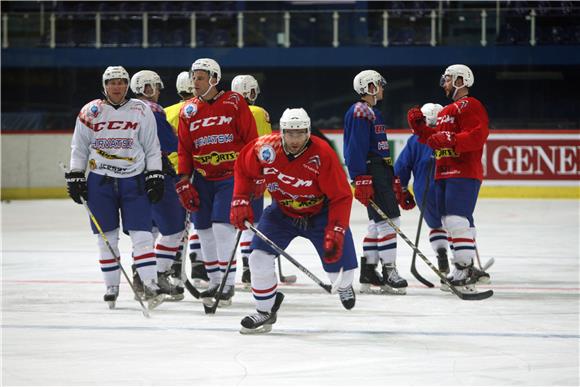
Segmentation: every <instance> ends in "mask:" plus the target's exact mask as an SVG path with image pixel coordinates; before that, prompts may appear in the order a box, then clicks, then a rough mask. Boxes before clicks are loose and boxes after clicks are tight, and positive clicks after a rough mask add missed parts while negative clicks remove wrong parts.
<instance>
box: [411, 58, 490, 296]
mask: <svg viewBox="0 0 580 387" xmlns="http://www.w3.org/2000/svg"><path fill="white" fill-rule="evenodd" d="M473 84H474V76H473V72H472V71H471V69H470V68H469V67H467V66H465V65H462V64H456V65H452V66H449V67H448V68H447V69H446V70H445V73H444V74H443V75H442V76H441V80H440V85H441V87H442V88H443V90H444V92H445V95H446V96H447V97H448V98H450V99H452V100H453V102H452V103H451V104H449V105H447V106H446V107H444V108H443V110H441V112H439V114H438V116H437V125H436V127H435V128H431V127H429V126H428V125H427V123H426V122H425V117H424V116H423V113H422V112H421V110H420V109H419V108H418V107H415V108H411V109H410V110H409V112H408V114H407V118H408V121H409V125H410V126H411V128H412V129H413V132H414V133H415V134H416V135H417V136H418V137H419V142H420V143H423V144H425V143H426V144H427V145H428V146H429V147H430V148H432V149H433V150H434V151H435V159H436V163H435V198H436V202H437V209H438V211H439V213H440V214H441V215H442V223H443V227H444V228H445V229H446V230H447V232H448V233H449V236H450V238H451V243H452V244H453V257H452V259H451V262H452V263H453V265H454V270H453V272H452V273H451V274H450V275H449V280H450V282H451V283H452V284H453V285H454V286H457V287H462V288H463V289H464V290H465V291H474V286H473V284H474V283H475V282H476V281H477V276H476V275H475V271H474V268H473V258H474V256H475V225H474V222H473V211H474V210H475V205H476V202H477V196H478V193H479V188H480V186H481V181H482V179H483V166H482V163H481V157H482V153H483V146H484V144H485V142H486V140H487V136H488V135H489V128H488V122H489V119H488V116H487V112H486V110H485V108H484V107H483V105H482V104H481V102H479V101H478V100H477V99H475V98H473V97H470V96H469V88H470V87H472V86H473Z"/></svg>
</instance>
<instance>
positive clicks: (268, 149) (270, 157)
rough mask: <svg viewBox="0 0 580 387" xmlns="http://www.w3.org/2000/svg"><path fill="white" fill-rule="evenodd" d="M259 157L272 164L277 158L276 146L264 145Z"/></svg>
mask: <svg viewBox="0 0 580 387" xmlns="http://www.w3.org/2000/svg"><path fill="white" fill-rule="evenodd" d="M258 158H259V159H260V161H262V162H264V163H266V164H272V163H273V162H274V160H276V152H275V151H274V147H273V146H272V145H269V144H265V145H262V146H261V147H260V150H259V151H258Z"/></svg>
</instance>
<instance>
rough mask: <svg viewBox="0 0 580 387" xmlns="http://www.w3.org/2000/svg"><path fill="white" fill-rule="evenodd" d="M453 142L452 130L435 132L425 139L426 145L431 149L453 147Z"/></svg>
mask: <svg viewBox="0 0 580 387" xmlns="http://www.w3.org/2000/svg"><path fill="white" fill-rule="evenodd" d="M455 142H456V141H455V133H453V132H437V133H435V134H433V135H432V136H431V137H429V138H428V139H427V145H429V147H431V148H433V149H445V148H453V147H454V146H455Z"/></svg>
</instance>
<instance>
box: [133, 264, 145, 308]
mask: <svg viewBox="0 0 580 387" xmlns="http://www.w3.org/2000/svg"><path fill="white" fill-rule="evenodd" d="M132 269H133V288H134V289H135V301H139V300H142V299H143V294H144V290H143V281H141V277H139V273H137V269H136V268H135V265H133V266H132Z"/></svg>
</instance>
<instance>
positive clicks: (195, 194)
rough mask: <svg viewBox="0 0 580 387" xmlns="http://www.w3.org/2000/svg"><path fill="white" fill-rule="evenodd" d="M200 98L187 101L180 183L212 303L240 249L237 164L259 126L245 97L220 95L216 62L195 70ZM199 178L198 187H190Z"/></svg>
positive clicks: (230, 283)
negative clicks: (233, 205) (235, 212)
mask: <svg viewBox="0 0 580 387" xmlns="http://www.w3.org/2000/svg"><path fill="white" fill-rule="evenodd" d="M191 76H192V80H193V85H194V93H195V97H194V98H193V99H191V100H189V101H187V102H186V103H185V104H184V105H183V107H182V109H181V112H180V117H179V130H178V132H179V134H178V137H179V146H178V155H179V164H178V171H179V176H180V181H179V182H178V183H177V186H176V188H177V193H178V194H179V197H180V200H181V203H182V205H183V206H184V207H185V208H186V209H187V210H189V211H191V212H192V213H193V214H192V220H193V223H194V224H195V228H196V230H197V232H198V235H199V239H200V242H201V249H202V251H203V259H204V264H205V269H206V271H207V274H208V277H209V287H208V289H207V290H206V291H204V292H203V293H202V294H201V296H202V298H204V301H205V302H206V303H212V304H213V301H212V300H211V299H212V298H213V297H215V294H216V291H217V289H218V287H219V285H220V282H221V279H222V273H223V272H225V269H226V267H227V264H228V259H229V257H230V256H231V254H232V251H233V249H234V248H235V247H236V246H235V234H236V231H235V229H234V227H233V226H232V225H231V224H230V222H229V206H230V202H231V200H232V193H233V188H234V173H233V169H234V162H235V160H236V158H237V157H238V153H239V152H240V150H241V149H242V147H243V146H244V145H245V144H247V143H248V142H250V141H252V140H253V139H255V138H257V137H258V134H257V132H256V123H255V121H254V117H252V113H251V112H250V109H248V104H247V103H246V101H244V98H242V96H241V95H239V94H238V93H235V92H232V91H220V90H218V88H217V86H218V84H219V81H220V79H221V69H220V66H219V65H218V63H217V62H216V61H215V60H213V59H208V58H203V59H198V60H196V61H195V62H193V64H192V65H191ZM192 175H193V183H191V182H190V179H191V176H192ZM235 273H236V263H235V261H234V262H233V263H232V266H231V272H230V274H229V275H228V278H227V281H226V286H225V288H224V291H223V294H222V296H221V300H223V301H225V302H223V303H221V302H220V304H222V305H224V304H228V303H231V298H232V297H233V295H234V291H235V288H234V285H235V275H236V274H235Z"/></svg>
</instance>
